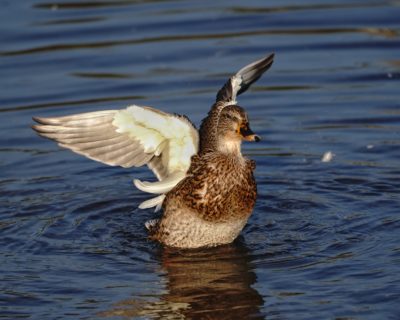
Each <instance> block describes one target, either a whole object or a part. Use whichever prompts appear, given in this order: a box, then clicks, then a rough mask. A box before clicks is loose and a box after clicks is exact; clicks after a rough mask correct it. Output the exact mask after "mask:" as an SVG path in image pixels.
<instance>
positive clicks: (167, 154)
mask: <svg viewBox="0 0 400 320" xmlns="http://www.w3.org/2000/svg"><path fill="white" fill-rule="evenodd" d="M34 120H35V121H36V122H38V123H39V124H38V125H34V126H33V129H34V130H36V131H37V132H38V133H39V135H41V136H43V137H46V138H49V139H53V140H55V141H57V142H58V143H59V145H60V146H61V147H64V148H68V149H70V150H72V151H74V152H76V153H78V154H82V155H84V156H86V157H88V158H90V159H93V160H96V161H99V162H102V163H105V164H108V165H111V166H122V167H124V168H130V167H133V166H135V167H139V166H142V165H145V164H147V165H148V166H149V168H150V169H151V170H152V171H153V172H154V174H155V175H156V177H157V178H158V180H159V181H158V182H146V181H143V182H142V181H140V180H137V179H136V180H135V185H136V186H137V187H138V188H139V189H140V190H142V191H145V192H149V193H155V194H164V193H165V192H168V191H169V190H171V189H172V188H173V187H174V186H175V185H176V184H177V183H178V182H179V181H180V180H182V179H183V178H184V177H185V174H186V171H187V170H188V169H189V167H190V159H191V157H192V155H194V154H196V153H197V151H198V144H199V137H198V132H197V130H196V129H195V127H194V126H193V124H192V123H191V122H190V121H189V120H188V119H187V118H186V117H183V116H179V115H172V114H169V113H165V112H162V111H159V110H155V109H153V108H150V107H140V106H136V105H133V106H130V107H128V108H126V109H123V110H106V111H97V112H89V113H82V114H77V115H73V116H66V117H58V118H34ZM163 199H164V198H163V197H156V198H154V199H153V200H152V201H147V202H145V203H144V204H143V205H141V207H150V206H152V207H153V206H156V207H157V206H159V205H160V204H161V203H162V200H163Z"/></svg>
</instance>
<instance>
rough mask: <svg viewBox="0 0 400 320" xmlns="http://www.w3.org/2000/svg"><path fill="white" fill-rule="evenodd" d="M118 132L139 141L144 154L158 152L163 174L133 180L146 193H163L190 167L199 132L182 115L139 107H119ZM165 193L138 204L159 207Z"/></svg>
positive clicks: (156, 154) (146, 206)
mask: <svg viewBox="0 0 400 320" xmlns="http://www.w3.org/2000/svg"><path fill="white" fill-rule="evenodd" d="M113 125H114V126H115V127H117V132H119V133H128V134H129V136H131V137H132V138H136V139H138V138H139V140H140V142H141V144H142V146H143V148H144V151H145V153H152V154H154V155H155V156H159V155H161V160H162V164H163V166H164V167H165V168H166V176H165V177H164V178H163V179H160V181H157V182H147V181H140V180H138V179H135V180H134V184H135V186H136V187H137V188H138V189H140V190H142V191H144V192H148V193H153V194H161V195H164V194H165V193H167V192H168V191H170V190H172V189H173V188H174V187H175V186H176V185H177V184H178V183H179V182H180V181H181V180H182V179H184V178H185V176H186V172H187V170H188V169H189V167H190V162H191V157H192V156H193V155H194V154H196V153H197V151H198V141H199V137H198V132H197V130H196V129H195V128H194V127H193V125H192V124H191V123H190V122H189V121H188V120H187V119H186V118H184V117H180V116H176V115H171V114H167V113H163V112H161V111H158V110H155V109H152V108H147V107H139V106H130V107H128V108H127V109H125V110H120V111H119V112H118V113H117V114H116V115H115V117H114V121H113ZM164 198H165V197H164V196H159V197H156V198H153V199H150V200H147V201H145V202H143V203H142V204H141V205H140V206H139V207H140V208H148V207H154V206H156V208H159V207H160V206H161V203H162V201H163V200H164Z"/></svg>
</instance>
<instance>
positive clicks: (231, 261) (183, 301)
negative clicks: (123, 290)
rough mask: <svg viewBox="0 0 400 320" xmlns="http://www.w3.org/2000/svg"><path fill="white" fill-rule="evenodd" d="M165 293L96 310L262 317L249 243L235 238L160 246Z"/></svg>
mask: <svg viewBox="0 0 400 320" xmlns="http://www.w3.org/2000/svg"><path fill="white" fill-rule="evenodd" d="M158 259H159V262H160V265H161V268H162V271H163V272H165V282H166V285H165V286H166V288H165V291H166V293H164V294H162V295H160V296H158V297H157V298H150V299H149V300H144V299H136V298H135V299H133V298H131V299H126V300H123V301H120V302H118V303H116V304H114V306H113V307H112V308H111V309H109V310H107V311H104V312H101V313H100V314H99V315H100V316H103V317H114V316H123V317H137V316H144V317H150V318H153V317H154V318H160V319H171V318H179V319H180V318H182V319H250V318H251V319H264V316H263V315H262V313H261V311H260V308H261V307H262V306H263V304H264V301H263V298H262V297H261V295H260V294H259V292H258V291H257V290H256V289H254V288H253V285H254V284H255V283H256V281H257V277H256V275H255V273H254V271H253V269H254V267H253V265H252V261H251V257H250V255H249V249H248V248H247V247H246V245H245V244H244V243H243V241H241V239H238V240H237V241H236V242H235V243H233V244H231V245H226V246H222V247H218V248H212V249H208V250H189V251H181V250H179V251H178V250H175V249H160V252H159V256H158Z"/></svg>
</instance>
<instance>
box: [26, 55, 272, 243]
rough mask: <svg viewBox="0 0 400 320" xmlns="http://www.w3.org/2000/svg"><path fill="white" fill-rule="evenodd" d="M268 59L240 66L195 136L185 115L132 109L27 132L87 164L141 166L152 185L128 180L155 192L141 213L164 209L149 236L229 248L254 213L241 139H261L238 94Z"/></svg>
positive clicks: (57, 121) (46, 122)
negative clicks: (84, 159) (79, 156)
mask: <svg viewBox="0 0 400 320" xmlns="http://www.w3.org/2000/svg"><path fill="white" fill-rule="evenodd" d="M273 58H274V55H273V54H271V55H269V56H267V57H265V58H263V59H261V60H258V61H255V62H253V63H251V64H249V65H247V66H245V67H244V68H242V69H240V70H239V71H238V72H237V73H236V74H235V75H233V76H232V77H231V78H229V80H228V81H227V82H226V83H225V85H224V86H223V87H222V88H221V89H220V90H219V91H218V94H217V98H216V102H215V103H214V104H213V105H212V107H211V110H210V111H209V112H208V115H207V117H206V118H205V119H204V120H203V121H202V123H201V126H200V130H199V131H198V130H197V129H196V127H195V126H194V125H193V124H192V122H191V121H190V120H189V119H188V118H187V117H186V116H183V115H177V114H170V113H166V112H163V111H160V110H157V109H154V108H151V107H143V106H137V105H132V106H129V107H127V108H126V109H122V110H104V111H96V112H89V113H81V114H75V115H70V116H64V117H57V118H39V117H34V118H33V119H34V120H35V121H36V122H38V123H39V124H37V125H34V126H33V129H34V130H35V131H36V132H37V133H38V134H39V135H40V136H42V137H46V138H49V139H52V140H55V141H57V142H58V144H59V145H60V146H61V147H64V148H68V149H70V150H72V151H74V152H76V153H78V154H82V155H84V156H86V157H88V158H90V159H93V160H96V161H100V162H102V163H105V164H107V165H111V166H121V167H124V168H130V167H140V166H143V165H147V166H148V167H149V168H150V170H152V171H153V173H154V174H155V176H156V177H157V179H158V181H156V182H148V181H141V180H138V179H135V180H134V184H135V186H136V187H137V188H138V189H140V190H142V191H144V192H148V193H152V194H156V196H155V197H154V198H151V199H149V200H146V201H144V202H142V203H141V204H140V205H139V208H141V209H146V208H152V207H155V208H156V210H158V209H160V208H162V210H163V214H162V216H161V218H159V219H153V220H150V221H147V222H146V223H145V226H146V228H147V229H148V232H149V237H150V238H151V239H153V240H157V241H159V242H161V243H163V244H164V245H166V246H170V247H177V248H199V247H211V246H217V245H222V244H227V243H231V242H232V241H233V240H234V239H235V238H236V237H237V236H238V235H239V233H240V232H241V230H242V229H243V227H244V226H245V224H246V222H247V220H248V218H249V216H250V215H251V213H252V210H253V207H254V204H255V201H256V195H257V186H256V182H255V179H254V176H253V171H254V169H255V162H254V161H253V160H249V159H247V158H245V157H244V156H243V155H242V153H241V143H242V140H246V141H255V142H258V141H260V137H259V136H258V135H256V134H255V133H254V132H253V131H252V130H251V129H250V126H249V119H248V117H247V113H246V111H245V110H244V109H243V108H242V107H240V106H238V105H237V101H236V97H237V96H238V95H240V94H241V93H243V92H245V91H246V90H247V89H248V88H249V87H250V85H251V84H252V83H254V82H255V81H257V80H258V79H259V78H260V77H261V75H262V74H263V73H264V72H265V71H266V70H268V69H269V68H270V67H271V65H272V63H273Z"/></svg>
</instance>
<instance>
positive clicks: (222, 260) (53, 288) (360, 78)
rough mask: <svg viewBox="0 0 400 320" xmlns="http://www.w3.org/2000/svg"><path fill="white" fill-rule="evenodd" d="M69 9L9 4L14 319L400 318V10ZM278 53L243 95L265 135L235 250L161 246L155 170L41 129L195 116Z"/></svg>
mask: <svg viewBox="0 0 400 320" xmlns="http://www.w3.org/2000/svg"><path fill="white" fill-rule="evenodd" d="M68 1H69V0H66V1H57V2H46V1H44V0H43V1H42V0H37V1H33V0H31V1H11V0H8V1H7V0H6V1H4V0H3V1H1V0H0V19H1V20H0V21H1V28H0V43H1V44H0V75H1V76H0V118H1V121H0V130H1V136H0V166H1V167H0V168H1V171H0V204H1V206H0V229H1V230H0V246H1V251H0V254H1V258H0V259H1V260H0V279H1V280H0V318H1V319H5V318H6V319H19V318H21V319H25V318H27V319H67V318H69V319H93V318H100V319H108V318H114V319H119V318H120V317H125V318H138V319H399V317H400V307H399V302H400V212H399V211H400V201H399V195H400V194H399V190H400V38H399V35H400V2H399V1H396V0H393V1H345V0H342V1H322V0H316V1H312V0H309V1H261V0H260V1H156V0H153V1H145V0H142V1H133V0H122V1H87V2H83V1H69V2H68ZM270 52H275V53H276V61H275V64H274V65H273V68H272V69H271V70H270V71H269V72H268V74H266V75H265V76H264V78H263V79H262V80H261V81H259V82H258V83H257V84H256V85H255V86H254V87H253V88H252V90H250V92H248V93H246V94H245V95H244V96H243V97H241V99H240V104H241V105H242V106H244V107H245V108H247V110H248V112H249V114H250V118H251V120H252V127H253V130H254V131H256V132H257V133H258V134H260V135H262V136H263V137H264V140H263V142H262V143H259V144H256V145H255V144H245V145H244V151H245V153H246V154H247V155H248V156H250V157H251V158H253V159H255V160H256V161H257V172H256V179H257V181H258V185H259V197H258V201H257V205H256V208H255V210H254V214H253V215H252V217H251V218H250V221H249V223H248V225H247V226H246V228H245V229H244V231H243V232H242V236H241V237H240V239H238V241H236V242H235V243H233V244H232V245H229V246H224V247H220V248H215V249H208V250H198V251H193V252H181V251H171V250H165V249H162V248H160V247H159V246H158V245H157V244H155V243H153V242H149V241H148V240H147V239H146V232H145V230H144V227H143V224H144V222H145V221H146V220H147V219H149V218H152V217H153V216H154V215H153V212H152V211H150V210H149V211H142V210H139V209H137V206H138V204H139V203H140V202H141V201H143V200H144V199H146V198H147V196H146V195H144V194H143V193H141V192H139V191H138V190H136V189H135V188H134V187H133V185H132V183H131V180H132V179H133V177H139V178H150V177H151V174H150V172H149V171H147V170H145V169H136V170H124V169H120V168H112V167H106V166H103V165H101V164H99V163H96V162H92V161H90V160H87V159H84V158H81V157H79V156H77V155H74V154H72V153H70V152H68V151H64V150H61V149H59V148H58V147H57V146H56V145H55V144H54V143H52V142H50V141H47V140H44V139H40V138H38V137H37V136H36V135H35V134H34V133H33V132H32V130H31V129H30V125H31V124H32V121H31V117H32V116H34V115H35V116H44V117H46V116H56V115H64V114H70V113H77V112H86V111H93V110H99V109H108V108H123V107H125V106H126V105H129V104H134V103H135V104H141V105H152V106H156V107H157V108H160V109H163V110H166V111H168V112H177V113H185V114H187V115H189V116H190V117H191V119H192V120H193V121H194V122H195V123H196V124H199V122H200V120H201V119H202V117H203V116H204V115H205V114H206V112H207V111H208V108H209V106H210V104H211V103H212V101H213V98H214V95H215V93H216V91H217V89H219V88H220V86H221V85H222V84H223V83H224V81H225V80H226V78H227V77H228V76H229V75H230V74H231V73H232V72H233V71H236V70H237V69H238V68H240V67H242V66H243V65H244V64H247V63H249V62H251V61H253V60H255V59H258V58H260V57H262V56H264V55H265V54H267V53H270ZM328 151H331V152H333V153H334V154H335V157H334V158H333V159H332V161H330V162H321V157H322V155H323V154H324V153H325V152H328Z"/></svg>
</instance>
